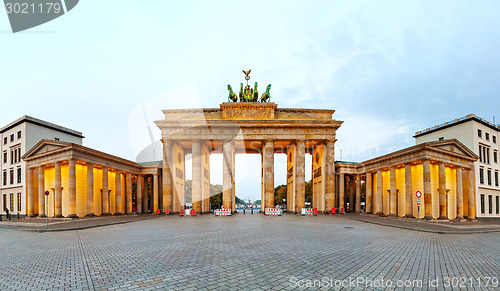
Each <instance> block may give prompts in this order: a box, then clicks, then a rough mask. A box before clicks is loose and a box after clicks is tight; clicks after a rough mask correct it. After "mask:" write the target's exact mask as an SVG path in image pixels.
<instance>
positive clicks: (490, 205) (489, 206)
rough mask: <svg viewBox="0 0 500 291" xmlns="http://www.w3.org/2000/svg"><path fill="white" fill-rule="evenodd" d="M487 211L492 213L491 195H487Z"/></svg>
mask: <svg viewBox="0 0 500 291" xmlns="http://www.w3.org/2000/svg"><path fill="white" fill-rule="evenodd" d="M488 213H489V214H493V196H491V195H488Z"/></svg>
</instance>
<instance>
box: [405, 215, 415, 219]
mask: <svg viewBox="0 0 500 291" xmlns="http://www.w3.org/2000/svg"><path fill="white" fill-rule="evenodd" d="M403 217H404V218H415V216H413V215H410V214H407V215H405V216H403Z"/></svg>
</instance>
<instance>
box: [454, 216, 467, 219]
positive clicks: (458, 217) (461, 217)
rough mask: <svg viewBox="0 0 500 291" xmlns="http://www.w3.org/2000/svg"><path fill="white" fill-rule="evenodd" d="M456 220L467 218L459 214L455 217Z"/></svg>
mask: <svg viewBox="0 0 500 291" xmlns="http://www.w3.org/2000/svg"><path fill="white" fill-rule="evenodd" d="M455 220H465V218H464V217H463V216H457V217H455Z"/></svg>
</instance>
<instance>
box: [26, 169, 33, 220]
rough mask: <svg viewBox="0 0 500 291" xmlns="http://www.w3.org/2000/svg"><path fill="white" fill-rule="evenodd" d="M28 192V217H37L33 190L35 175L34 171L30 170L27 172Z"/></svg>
mask: <svg viewBox="0 0 500 291" xmlns="http://www.w3.org/2000/svg"><path fill="white" fill-rule="evenodd" d="M26 172H27V173H26V192H27V193H28V195H27V196H28V203H27V205H28V208H27V211H26V214H27V215H28V217H34V216H35V198H34V193H35V191H34V189H33V175H34V173H33V172H34V169H33V168H29V169H27V170H26Z"/></svg>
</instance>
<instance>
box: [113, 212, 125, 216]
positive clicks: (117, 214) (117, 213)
mask: <svg viewBox="0 0 500 291" xmlns="http://www.w3.org/2000/svg"><path fill="white" fill-rule="evenodd" d="M113 215H114V216H119V215H123V213H121V212H115V214H113Z"/></svg>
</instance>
